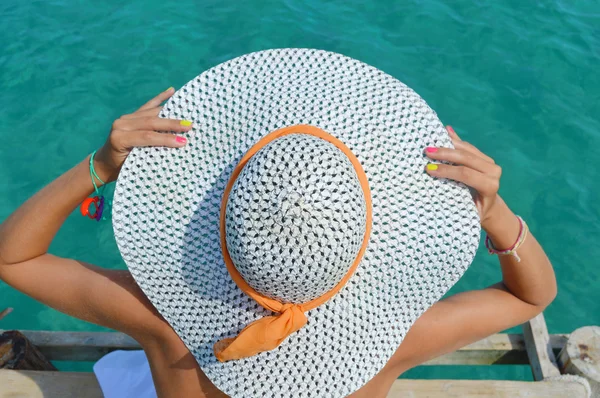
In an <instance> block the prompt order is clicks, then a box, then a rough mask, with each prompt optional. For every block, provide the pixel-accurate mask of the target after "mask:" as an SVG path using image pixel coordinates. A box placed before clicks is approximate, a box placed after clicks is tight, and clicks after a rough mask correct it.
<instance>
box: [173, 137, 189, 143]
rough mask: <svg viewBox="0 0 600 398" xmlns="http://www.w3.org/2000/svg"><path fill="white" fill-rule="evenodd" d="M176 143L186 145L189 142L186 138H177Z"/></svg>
mask: <svg viewBox="0 0 600 398" xmlns="http://www.w3.org/2000/svg"><path fill="white" fill-rule="evenodd" d="M175 141H177V142H179V143H180V144H185V143H186V142H187V140H186V139H185V137H177V138H175Z"/></svg>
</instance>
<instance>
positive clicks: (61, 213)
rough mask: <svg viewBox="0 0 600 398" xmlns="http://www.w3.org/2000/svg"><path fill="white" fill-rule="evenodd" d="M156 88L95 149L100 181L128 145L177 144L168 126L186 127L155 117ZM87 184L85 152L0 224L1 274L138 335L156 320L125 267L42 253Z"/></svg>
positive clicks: (42, 297) (53, 302)
mask: <svg viewBox="0 0 600 398" xmlns="http://www.w3.org/2000/svg"><path fill="white" fill-rule="evenodd" d="M172 93H173V90H172V89H171V90H168V91H167V92H164V93H161V94H160V95H159V96H157V97H156V98H154V99H153V100H151V101H150V102H148V103H147V104H146V105H144V106H143V107H142V108H140V109H139V110H138V111H136V112H135V113H133V114H131V115H125V116H123V117H122V118H120V119H119V120H118V121H117V122H115V123H114V125H113V130H112V131H111V134H110V137H109V140H108V141H107V143H106V144H105V146H104V147H103V148H102V149H101V150H100V151H99V152H98V155H97V156H96V160H97V161H95V168H96V171H97V172H98V174H99V175H100V177H101V178H102V179H103V180H104V181H107V182H108V181H112V180H114V179H115V178H116V176H117V175H118V171H119V169H120V166H121V165H122V163H123V161H124V160H125V157H126V156H127V154H128V153H129V150H130V149H131V148H132V147H133V146H144V145H161V146H171V147H180V146H183V145H184V144H185V143H182V142H177V141H176V137H175V136H173V135H170V134H160V133H158V132H156V131H154V130H166V131H180V132H183V131H188V130H189V129H190V127H189V126H181V125H180V124H179V121H177V120H167V119H159V118H158V117H157V115H158V112H159V111H160V104H161V102H162V101H163V100H165V99H167V98H168V97H169V96H170V95H172ZM92 191H93V185H92V182H91V179H90V174H89V157H88V158H86V159H84V160H83V161H82V162H80V163H79V164H77V165H76V166H75V167H73V168H72V169H71V170H69V171H67V172H66V173H64V174H63V175H62V176H60V177H59V178H57V179H56V180H55V181H53V182H52V183H50V184H49V185H48V186H46V187H45V188H44V189H42V190H41V191H39V192H38V193H37V194H36V195H35V196H33V197H32V198H31V199H29V200H28V201H27V202H26V203H25V204H23V205H22V206H21V207H19V208H18V209H17V210H16V211H15V212H14V213H13V214H12V215H11V216H10V217H9V218H8V219H7V220H5V221H4V223H2V225H0V279H2V280H3V281H4V282H6V283H7V284H9V285H11V286H12V287H14V288H15V289H17V290H20V291H22V292H23V293H25V294H27V295H29V296H31V297H33V298H35V299H37V300H38V301H40V302H42V303H44V304H47V305H49V306H51V307H53V308H56V309H57V310H59V311H61V312H64V313H67V314H69V315H72V316H75V317H78V318H81V319H84V320H86V321H89V322H93V323H96V324H99V325H103V326H107V327H110V328H113V329H117V330H121V331H123V332H125V333H128V334H130V335H132V336H133V337H134V338H140V337H142V338H143V336H144V335H145V334H146V333H148V332H149V331H151V329H152V328H154V327H161V324H162V323H163V322H162V321H161V318H160V317H159V316H158V315H157V314H156V310H155V309H154V307H153V306H152V305H151V304H150V303H149V302H148V300H147V299H146V297H145V296H144V295H143V293H142V292H141V291H140V289H139V288H138V286H137V285H136V284H135V282H134V281H133V279H132V277H131V275H130V274H129V273H128V272H126V271H114V270H106V269H102V268H100V267H96V266H93V265H90V264H86V263H83V262H79V261H76V260H71V259H65V258H59V257H56V256H53V255H51V254H48V253H47V250H48V247H49V246H50V243H51V242H52V239H53V238H54V236H55V234H56V232H57V231H58V229H59V228H60V227H61V225H62V224H63V222H64V220H65V219H66V218H67V216H68V215H69V214H70V213H71V212H72V211H73V210H74V209H75V208H76V207H77V206H78V205H79V204H80V203H81V202H82V201H83V199H85V198H86V197H87V196H88V195H89V194H91V193H92Z"/></svg>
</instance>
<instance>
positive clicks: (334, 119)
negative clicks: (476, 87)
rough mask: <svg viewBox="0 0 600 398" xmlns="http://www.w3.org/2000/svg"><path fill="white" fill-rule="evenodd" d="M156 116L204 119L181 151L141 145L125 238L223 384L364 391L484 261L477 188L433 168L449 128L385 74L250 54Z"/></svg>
mask: <svg viewBox="0 0 600 398" xmlns="http://www.w3.org/2000/svg"><path fill="white" fill-rule="evenodd" d="M161 117H168V118H177V119H187V120H192V121H193V123H194V125H193V126H194V127H193V132H192V133H191V134H189V136H188V145H186V146H185V147H184V148H181V149H167V148H136V149H134V150H133V151H132V152H131V154H130V155H129V156H128V158H127V160H126V162H125V164H124V165H123V168H122V170H121V173H120V175H119V179H118V182H117V187H116V191H115V198H114V207H113V223H114V232H115V236H116V240H117V244H118V246H119V250H120V251H121V254H122V256H123V258H124V260H125V262H126V263H127V266H128V268H129V270H130V271H131V273H132V275H133V276H134V277H135V279H136V281H137V283H138V284H139V286H140V287H141V289H142V290H143V291H144V293H145V294H146V295H147V296H148V298H149V299H150V301H151V302H152V303H153V304H154V306H155V307H156V308H157V309H158V311H159V312H160V313H161V315H162V316H163V317H164V318H165V319H166V320H167V321H168V322H169V324H170V325H171V326H172V327H173V329H174V330H175V332H177V334H178V335H179V336H180V337H181V339H182V340H183V342H184V343H185V344H186V346H187V347H188V348H189V350H190V351H191V353H192V354H193V355H194V356H195V357H196V359H197V361H198V363H199V365H200V367H201V368H202V370H203V371H204V373H205V374H206V375H207V376H208V378H209V379H210V380H211V381H212V382H213V383H214V384H215V385H216V386H217V387H218V388H219V389H221V390H222V391H223V392H225V393H226V394H228V395H230V396H233V397H261V396H267V397H296V396H297V397H342V396H346V395H348V394H350V393H352V392H354V391H356V390H357V389H359V388H360V387H361V386H363V385H364V384H365V383H366V382H367V381H368V380H370V379H371V378H372V377H373V376H374V375H375V374H376V373H377V372H378V371H379V370H381V369H382V367H383V366H384V365H385V364H386V362H387V361H388V360H389V358H390V357H391V355H392V354H393V353H394V351H395V350H396V349H397V348H398V346H399V345H400V343H401V342H402V339H403V337H404V336H405V335H406V332H407V331H408V329H409V328H410V327H411V325H412V324H413V323H414V322H415V320H416V319H417V318H418V317H419V316H420V315H421V314H422V313H423V312H424V311H425V310H427V308H429V307H430V306H431V305H432V304H434V303H435V302H436V301H437V300H439V299H440V298H441V297H442V296H443V295H444V294H445V293H446V292H447V291H448V289H450V287H451V286H452V285H453V284H454V283H455V282H456V281H457V280H458V279H459V278H460V277H461V276H462V275H463V273H464V272H465V270H466V269H467V267H468V266H469V264H470V263H471V261H472V259H473V256H474V255H475V251H476V249H477V246H478V243H479V232H480V227H479V218H478V215H477V211H476V209H475V206H474V204H473V201H472V198H471V195H470V193H469V190H468V189H467V187H465V186H463V185H461V184H457V183H455V182H452V181H448V180H442V179H434V178H432V177H430V176H428V175H427V174H426V173H425V172H424V167H425V165H426V164H427V162H428V161H427V158H426V157H425V156H424V155H423V150H424V148H425V147H427V146H438V147H451V145H452V144H451V141H450V138H449V137H448V136H447V133H446V131H445V129H444V127H443V125H442V123H441V122H440V121H439V120H438V118H437V116H436V114H435V112H434V111H432V110H431V109H430V108H429V107H428V106H427V104H426V103H425V102H424V101H423V100H422V99H421V98H420V97H419V96H418V95H417V94H416V93H415V92H413V91H412V90H411V89H409V88H408V87H406V86H405V85H404V84H402V83H401V82H399V81H398V80H396V79H395V78H393V77H392V76H389V75H387V74H385V73H383V72H381V71H380V70H378V69H376V68H373V67H371V66H368V65H366V64H364V63H361V62H359V61H356V60H354V59H351V58H348V57H345V56H343V55H339V54H335V53H331V52H325V51H318V50H308V49H281V50H269V51H261V52H257V53H252V54H248V55H244V56H241V57H239V58H235V59H233V60H231V61H228V62H225V63H223V64H221V65H218V66H216V67H214V68H212V69H210V70H208V71H206V72H204V73H202V74H201V75H200V76H198V77H197V78H195V79H193V80H192V81H190V82H189V83H187V84H186V85H185V86H183V88H181V89H180V90H179V91H177V92H176V93H175V94H174V95H173V97H172V98H171V99H169V100H168V101H167V103H166V104H165V106H164V109H163V111H162V112H161ZM329 296H331V297H329ZM319 300H320V301H324V302H323V303H321V302H319ZM259 302H260V304H259ZM269 309H270V310H269ZM273 311H275V313H274V312H273ZM269 316H270V318H266V317H269ZM255 321H256V322H255ZM253 322H255V323H253ZM248 325H252V326H248ZM257 325H258V326H257ZM247 326H248V328H247V329H246V330H244V332H243V333H240V332H241V331H242V329H244V328H246V327H247ZM252 328H254V329H252ZM273 328H275V329H278V330H280V329H281V330H283V332H281V333H282V334H281V335H277V336H275V337H273V338H271V340H269V339H266V338H265V339H264V340H265V341H262V339H261V338H258V339H257V338H256V336H257V335H260V336H262V335H263V334H264V335H265V336H266V335H268V336H267V337H271V335H272V334H273V333H272V331H273V330H274V329H273ZM284 329H285V330H284ZM248 330H250V331H248ZM256 330H258V332H256ZM265 330H266V332H265ZM238 335H239V337H238V338H237V340H236V339H235V337H236V336H238ZM248 336H250V337H248ZM248 339H250V340H252V341H251V343H252V344H251V345H253V347H254V345H256V347H255V348H256V350H254V351H252V350H253V348H252V349H250V350H249V351H248V350H247V341H249V340H248ZM253 339H254V340H253ZM255 340H261V341H260V342H259V341H255ZM266 340H269V341H266ZM275 340H276V341H275ZM261 344H263V345H264V346H261V347H258V345H261ZM265 347H267V348H265ZM240 350H241V351H240ZM240 352H242V353H241V354H240ZM217 356H219V359H217Z"/></svg>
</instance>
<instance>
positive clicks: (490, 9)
mask: <svg viewBox="0 0 600 398" xmlns="http://www.w3.org/2000/svg"><path fill="white" fill-rule="evenodd" d="M399 3H402V4H399ZM500 3H502V4H500ZM529 3H530V2H520V1H509V2H475V4H472V3H471V2H460V3H459V2H456V4H457V5H455V6H449V5H446V4H444V2H442V1H430V2H416V1H412V2H409V1H403V2H395V1H387V2H379V1H371V2H358V1H334V2H327V4H323V3H322V2H319V1H295V0H294V1H292V0H288V1H283V2H282V1H247V2H238V1H224V0H219V1H202V2H199V1H192V0H181V1H178V2H165V1H156V0H151V1H150V0H146V1H133V2H129V4H128V5H125V6H124V5H122V4H121V2H117V1H114V0H110V1H104V2H92V1H90V0H79V1H65V0H44V1H40V0H38V1H28V2H23V1H17V0H3V1H2V2H0V18H1V23H0V46H1V47H0V48H1V50H2V51H1V52H0V93H1V94H0V142H1V145H0V181H1V183H0V220H4V219H5V218H6V217H7V216H8V215H9V214H10V213H11V212H12V211H13V210H14V209H16V208H17V206H18V205H19V204H20V203H22V202H23V201H24V200H26V199H27V198H28V197H29V196H31V195H32V194H33V193H35V192H36V191H37V190H38V189H39V188H40V187H42V186H43V185H44V184H46V183H48V182H49V181H51V180H52V179H53V178H55V177H57V176H58V175H59V174H60V173H61V172H63V171H65V170H66V169H68V168H69V167H71V166H72V165H73V164H74V163H76V162H78V161H79V160H81V159H82V158H83V157H84V156H86V155H87V154H88V153H90V152H91V151H92V150H93V149H94V148H97V147H98V146H99V145H101V144H102V142H103V140H104V138H105V136H106V135H107V133H108V131H109V128H110V125H111V122H112V121H113V120H114V119H115V118H117V117H118V116H119V115H121V114H123V113H129V112H131V111H132V110H133V109H134V108H136V107H137V106H139V105H140V104H141V103H143V102H145V101H146V100H147V99H148V98H149V97H151V96H153V95H154V94H155V93H157V92H159V91H161V90H164V89H166V88H167V87H169V86H175V87H179V86H181V85H183V84H184V83H186V82H187V81H188V80H190V79H192V78H193V77H195V76H196V75H197V74H199V73H200V72H201V71H203V70H205V69H207V68H209V67H211V66H213V65H215V64H217V63H220V62H222V61H225V60H228V59H230V58H233V57H235V56H238V55H241V54H244V53H248V52H251V51H257V50H262V49H268V48H274V47H314V48H321V49H326V50H330V51H336V52H340V53H343V54H345V55H348V56H351V57H354V58H357V59H360V60H362V61H364V62H366V63H369V64H371V65H374V66H376V67H378V68H380V69H382V70H384V71H385V72H388V73H390V74H392V75H394V76H396V77H397V78H398V79H400V80H401V81H403V82H404V83H406V84H408V85H409V86H410V87H412V88H414V89H415V90H416V91H417V92H418V93H419V94H421V96H423V97H424V98H425V99H426V100H427V101H428V102H429V104H430V105H431V106H432V107H433V108H434V109H435V110H436V111H437V112H438V114H439V116H440V118H441V119H442V120H443V121H444V122H445V123H448V124H452V125H453V126H455V128H456V130H457V131H458V133H459V134H460V135H461V136H462V138H463V139H466V140H469V141H471V142H472V143H474V144H475V145H476V146H478V147H479V148H480V149H481V150H483V151H484V152H486V153H487V154H489V155H490V156H492V157H494V158H495V160H496V161H497V162H498V163H499V164H500V165H502V167H503V169H504V176H503V179H502V186H501V194H502V195H503V196H504V198H505V199H506V201H507V202H508V203H509V205H510V206H511V207H512V208H513V209H514V211H515V212H517V213H518V214H520V215H521V216H523V218H525V219H526V220H527V221H528V222H529V225H530V227H531V229H532V230H533V232H534V233H535V234H536V236H537V238H538V240H539V241H540V242H541V243H542V245H543V246H544V247H545V249H546V251H547V252H548V254H549V256H550V258H551V259H552V261H553V263H554V266H555V269H556V274H557V277H558V284H559V294H558V297H557V299H556V300H555V301H554V303H553V304H552V305H551V306H550V307H549V308H548V309H547V310H546V320H547V322H548V327H549V329H550V332H552V333H562V332H569V331H572V330H574V329H576V328H578V327H581V326H584V325H590V324H600V290H599V288H598V285H599V282H600V260H599V258H600V248H599V245H598V244H597V243H598V234H599V228H598V227H599V226H600V210H599V207H598V206H597V202H598V200H599V199H600V186H599V185H598V181H600V178H599V177H600V173H599V172H598V168H599V167H598V164H597V159H600V156H599V148H600V116H599V115H600V72H599V70H600V62H599V61H600V6H599V5H598V4H597V2H595V1H591V0H590V1H579V2H576V4H571V3H572V2H568V1H542V2H539V4H537V5H533V4H529ZM51 251H52V252H53V253H55V254H58V255H62V256H69V257H75V258H78V259H81V260H85V261H88V262H92V263H95V264H98V265H102V266H105V267H110V268H123V267H124V264H123V262H122V260H121V258H120V256H119V253H118V250H117V248H116V245H115V242H114V238H113V236H112V229H111V226H110V224H109V223H99V224H96V223H93V222H91V221H88V220H87V219H84V218H82V217H81V216H79V215H77V214H75V215H73V216H72V217H70V218H69V220H68V221H67V222H66V224H65V226H64V228H63V229H62V230H61V231H60V233H59V234H58V236H57V238H56V240H55V242H54V243H53V244H52V247H51ZM499 279H500V271H499V267H498V264H497V261H496V260H495V259H494V258H493V257H490V256H488V255H487V254H486V253H485V252H484V250H480V252H479V254H478V256H477V258H476V259H475V261H474V263H473V265H472V266H471V268H470V270H469V271H468V272H467V274H466V276H465V277H464V278H463V279H462V280H461V281H460V282H459V283H458V284H457V286H455V288H454V289H453V292H457V291H462V290H468V289H476V288H481V287H484V286H487V285H489V284H492V283H494V282H496V281H498V280H499ZM108 299H110V298H107V300H108ZM9 306H10V307H14V308H15V312H14V313H13V314H11V315H10V316H8V317H7V318H5V319H4V320H2V321H0V328H3V329H9V328H21V329H46V330H102V328H99V327H97V326H94V325H90V324H87V323H85V322H82V321H78V320H76V319H73V318H70V317H68V316H66V315H63V314H60V313H58V312H56V311H54V310H52V309H49V308H47V307H44V306H43V305H40V304H38V303H36V302H35V301H33V300H31V299H29V298H27V297H25V296H23V295H21V294H20V293H17V292H15V291H14V290H12V289H10V288H8V287H7V286H6V285H3V284H1V283H0V307H9ZM0 309H1V308H0ZM515 330H516V329H515ZM63 367H66V368H73V365H71V364H66V365H63ZM75 368H76V369H88V370H89V364H87V365H84V366H77V367H75ZM406 377H432V378H498V379H502V378H506V379H525V380H530V379H531V374H530V371H529V369H528V368H527V367H526V366H520V367H467V366H465V367H441V366H436V367H420V368H417V369H414V370H412V371H410V372H408V374H407V375H406Z"/></svg>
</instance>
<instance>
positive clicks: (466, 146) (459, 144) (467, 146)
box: [452, 141, 496, 163]
mask: <svg viewBox="0 0 600 398" xmlns="http://www.w3.org/2000/svg"><path fill="white" fill-rule="evenodd" d="M452 143H453V144H454V147H455V148H456V149H461V150H463V151H468V152H471V153H472V154H474V155H477V156H479V157H481V158H483V159H485V160H486V161H487V162H490V163H496V162H494V159H492V158H491V157H489V156H488V155H486V154H485V153H483V152H481V151H480V150H479V149H477V148H476V147H475V145H473V144H471V143H468V142H467V141H452Z"/></svg>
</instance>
